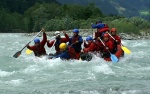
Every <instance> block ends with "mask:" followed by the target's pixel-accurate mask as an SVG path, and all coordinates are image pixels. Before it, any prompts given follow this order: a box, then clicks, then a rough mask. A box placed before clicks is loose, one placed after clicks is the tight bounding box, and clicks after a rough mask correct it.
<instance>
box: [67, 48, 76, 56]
mask: <svg viewBox="0 0 150 94" xmlns="http://www.w3.org/2000/svg"><path fill="white" fill-rule="evenodd" d="M67 51H68V54H69V55H70V57H71V59H77V56H76V52H75V50H74V48H72V47H70V46H68V49H67Z"/></svg>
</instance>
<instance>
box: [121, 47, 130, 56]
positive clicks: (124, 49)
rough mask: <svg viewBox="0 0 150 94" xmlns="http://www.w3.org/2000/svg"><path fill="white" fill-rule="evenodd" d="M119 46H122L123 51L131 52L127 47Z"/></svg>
mask: <svg viewBox="0 0 150 94" xmlns="http://www.w3.org/2000/svg"><path fill="white" fill-rule="evenodd" d="M121 48H122V50H123V51H124V52H125V53H127V54H131V51H130V50H129V49H128V48H126V47H124V46H121Z"/></svg>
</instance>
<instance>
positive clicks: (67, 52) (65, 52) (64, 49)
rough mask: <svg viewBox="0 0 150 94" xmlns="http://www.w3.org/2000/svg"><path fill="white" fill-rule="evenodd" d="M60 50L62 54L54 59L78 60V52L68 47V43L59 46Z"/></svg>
mask: <svg viewBox="0 0 150 94" xmlns="http://www.w3.org/2000/svg"><path fill="white" fill-rule="evenodd" d="M59 49H60V52H61V53H60V54H59V55H56V56H54V57H53V58H61V59H65V60H68V59H77V55H76V52H75V50H74V48H72V47H71V46H67V44H66V43H61V44H60V45H59Z"/></svg>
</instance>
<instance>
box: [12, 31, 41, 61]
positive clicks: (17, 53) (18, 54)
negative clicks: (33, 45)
mask: <svg viewBox="0 0 150 94" xmlns="http://www.w3.org/2000/svg"><path fill="white" fill-rule="evenodd" d="M41 32H42V30H41V31H40V32H39V33H38V34H37V35H36V36H35V37H34V38H33V39H32V40H30V41H29V42H28V43H27V44H29V43H30V42H31V41H33V40H34V39H35V38H36V37H37V36H38V35H39V34H40V33H41ZM27 44H26V45H25V46H24V47H23V48H22V49H21V50H20V51H18V52H16V53H15V54H14V55H13V57H14V58H17V57H19V56H20V54H21V52H22V50H23V49H24V48H25V47H26V46H27Z"/></svg>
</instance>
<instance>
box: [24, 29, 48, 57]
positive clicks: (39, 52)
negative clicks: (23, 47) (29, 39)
mask: <svg viewBox="0 0 150 94" xmlns="http://www.w3.org/2000/svg"><path fill="white" fill-rule="evenodd" d="M42 32H43V39H42V41H40V39H39V38H36V39H34V45H33V46H29V44H27V48H28V49H30V50H32V51H33V52H34V55H35V56H37V57H41V56H43V55H46V50H45V48H44V46H45V44H46V41H47V36H46V33H45V30H44V29H43V28H42Z"/></svg>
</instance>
